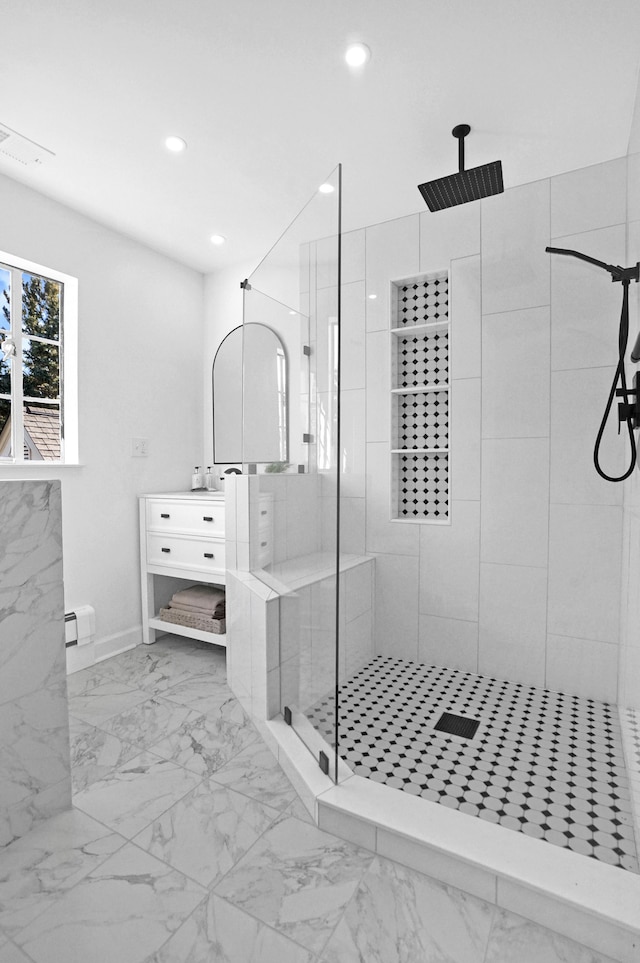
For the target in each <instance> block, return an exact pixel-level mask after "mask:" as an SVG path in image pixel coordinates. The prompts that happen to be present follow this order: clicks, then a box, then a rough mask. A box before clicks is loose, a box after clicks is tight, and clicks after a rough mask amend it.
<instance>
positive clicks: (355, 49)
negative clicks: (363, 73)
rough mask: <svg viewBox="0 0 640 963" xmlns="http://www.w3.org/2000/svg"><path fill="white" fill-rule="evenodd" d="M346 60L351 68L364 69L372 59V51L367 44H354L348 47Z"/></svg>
mask: <svg viewBox="0 0 640 963" xmlns="http://www.w3.org/2000/svg"><path fill="white" fill-rule="evenodd" d="M344 59H345V60H346V61H347V63H348V64H349V66H350V67H362V65H363V64H366V62H367V61H368V60H370V59H371V51H370V49H369V47H367V45H366V43H352V44H351V45H350V46H349V47H347V50H346V53H345V55H344Z"/></svg>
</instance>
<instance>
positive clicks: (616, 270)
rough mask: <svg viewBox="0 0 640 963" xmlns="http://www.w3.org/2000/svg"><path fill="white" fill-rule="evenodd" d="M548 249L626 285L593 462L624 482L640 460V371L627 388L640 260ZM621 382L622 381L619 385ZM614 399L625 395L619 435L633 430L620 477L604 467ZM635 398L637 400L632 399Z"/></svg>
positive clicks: (635, 355)
mask: <svg viewBox="0 0 640 963" xmlns="http://www.w3.org/2000/svg"><path fill="white" fill-rule="evenodd" d="M545 251H547V253H548V254H568V255H569V257H577V258H579V259H580V260H581V261H587V262H588V263H589V264H595V266H596V267H599V268H602V270H603V271H607V272H608V273H609V274H610V275H611V280H612V281H619V282H620V283H621V284H622V312H621V314H620V327H619V329H618V364H617V366H616V373H615V376H614V379H613V384H612V385H611V390H610V392H609V398H608V400H607V404H606V407H605V409H604V415H603V416H602V421H601V422H600V428H599V429H598V435H597V437H596V443H595V447H594V449H593V463H594V465H595V469H596V471H597V472H598V474H599V475H600V476H601V477H602V478H604V479H606V481H612V482H620V481H624V480H625V478H628V477H629V475H631V473H632V472H633V469H634V468H635V466H636V462H637V460H638V453H637V447H636V439H635V435H634V434H633V431H634V428H638V427H640V376H639V375H638V374H636V375H635V377H634V379H633V388H628V387H627V376H626V372H625V367H624V356H625V354H626V353H627V342H628V340H629V285H630V284H631V282H632V281H640V262H639V263H638V264H635V265H634V266H633V267H628V268H623V267H620V265H619V264H605V263H604V261H597V260H596V259H595V258H594V257H589V255H588V254H582V253H581V252H580V251H572V250H570V249H569V248H565V247H546V248H545ZM630 358H631V361H633V362H634V363H637V362H638V361H640V334H638V338H637V340H636V343H635V346H634V348H633V351H632V352H631V355H630ZM618 382H620V387H619V388H618ZM614 398H622V401H621V402H619V404H618V434H620V425H622V424H626V426H627V430H628V432H629V445H630V447H631V460H630V464H629V467H628V469H627V470H626V472H625V473H624V474H623V475H620V476H618V477H616V476H612V475H607V473H606V472H604V471H603V470H602V468H601V467H600V443H601V441H602V436H603V434H604V429H605V426H606V424H607V421H608V420H609V415H610V414H611V408H612V406H613V399H614ZM632 398H634V399H635V400H633V401H632V400H631V399H632Z"/></svg>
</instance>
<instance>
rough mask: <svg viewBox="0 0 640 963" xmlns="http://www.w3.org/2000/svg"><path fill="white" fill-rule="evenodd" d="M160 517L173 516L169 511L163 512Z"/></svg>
mask: <svg viewBox="0 0 640 963" xmlns="http://www.w3.org/2000/svg"><path fill="white" fill-rule="evenodd" d="M160 518H171V515H170V514H169V512H161V513H160Z"/></svg>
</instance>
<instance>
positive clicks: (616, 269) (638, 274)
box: [545, 247, 640, 364]
mask: <svg viewBox="0 0 640 963" xmlns="http://www.w3.org/2000/svg"><path fill="white" fill-rule="evenodd" d="M545 251H546V252H547V254H568V255H569V256H570V257H577V258H579V259H580V260H581V261H587V262H588V263H589V264H595V266H596V267H599V268H602V270H603V271H607V272H608V273H609V274H610V275H611V280H612V281H621V282H622V284H624V285H626V287H629V283H630V282H631V281H640V262H638V263H637V264H635V265H634V266H633V267H629V268H623V267H620V265H619V264H605V263H604V261H597V260H596V258H594V257H589V255H588V254H582V253H581V252H580V251H572V250H570V249H569V248H566V247H546V248H545ZM629 357H630V359H631V361H632V362H633V363H634V364H638V362H639V361H640V333H639V334H638V337H637V338H636V343H635V344H634V346H633V350H632V351H631V354H630V355H629Z"/></svg>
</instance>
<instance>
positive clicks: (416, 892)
mask: <svg viewBox="0 0 640 963" xmlns="http://www.w3.org/2000/svg"><path fill="white" fill-rule="evenodd" d="M493 912H494V910H493V907H492V906H491V905H490V904H489V903H485V902H484V901H483V900H480V899H477V898H476V897H474V896H470V895H468V894H467V893H463V892H462V891H461V890H455V889H453V888H451V887H448V886H445V885H444V884H443V883H438V882H436V881H435V880H431V879H429V878H428V877H426V876H422V875H421V874H420V873H416V872H414V871H413V870H410V869H407V868H405V867H403V866H399V865H398V864H397V863H393V862H391V861H389V860H386V859H382V858H381V857H376V859H375V860H374V862H373V863H372V865H371V867H370V869H369V870H368V871H367V872H366V873H365V874H364V876H363V878H362V881H361V883H360V885H359V887H358V889H357V892H356V894H355V896H354V898H353V899H352V900H351V902H350V904H349V906H348V907H347V911H346V913H345V914H344V916H343V918H342V919H341V920H340V922H339V924H338V926H337V927H336V930H335V932H334V934H333V936H332V937H331V939H330V940H329V943H328V945H327V948H326V950H325V951H324V953H323V954H322V957H321V959H322V963H359V961H361V960H366V961H367V963H415V961H416V960H420V963H445V961H446V963H448V961H451V963H483V961H484V958H485V950H486V946H487V941H488V938H489V931H490V929H491V922H492V918H493Z"/></svg>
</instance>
